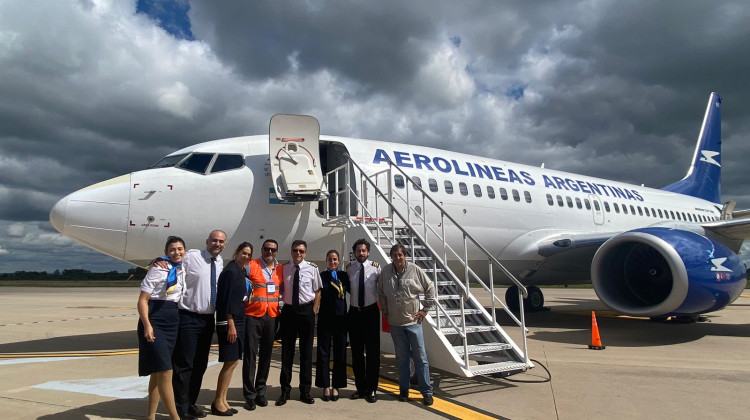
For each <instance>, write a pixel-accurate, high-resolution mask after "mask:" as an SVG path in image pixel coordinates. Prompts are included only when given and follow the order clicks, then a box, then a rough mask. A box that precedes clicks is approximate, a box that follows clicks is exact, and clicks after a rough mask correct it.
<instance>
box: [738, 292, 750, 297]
mask: <svg viewBox="0 0 750 420" xmlns="http://www.w3.org/2000/svg"><path fill="white" fill-rule="evenodd" d="M740 297H743V298H750V295H748V294H745V293H742V294H741V295H740Z"/></svg>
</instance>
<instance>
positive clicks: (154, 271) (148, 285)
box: [141, 263, 185, 302]
mask: <svg viewBox="0 0 750 420" xmlns="http://www.w3.org/2000/svg"><path fill="white" fill-rule="evenodd" d="M168 265H169V267H170V268H171V267H172V264H171V263H168ZM168 276H169V268H161V267H158V266H153V267H151V268H149V269H148V272H147V273H146V277H144V278H143V281H141V291H142V292H146V293H149V294H150V295H151V297H150V298H149V299H150V300H168V301H170V302H179V301H180V298H181V297H182V293H183V291H184V289H185V265H184V264H183V266H182V267H181V268H179V269H177V286H175V288H174V289H172V291H171V292H169V294H167V277H168Z"/></svg>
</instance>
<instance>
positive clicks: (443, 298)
mask: <svg viewBox="0 0 750 420" xmlns="http://www.w3.org/2000/svg"><path fill="white" fill-rule="evenodd" d="M455 299H461V295H438V296H437V300H455Z"/></svg>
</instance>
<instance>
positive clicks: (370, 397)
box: [365, 391, 378, 403]
mask: <svg viewBox="0 0 750 420" xmlns="http://www.w3.org/2000/svg"><path fill="white" fill-rule="evenodd" d="M365 401H367V402H368V403H374V402H377V401H378V397H376V396H375V391H373V392H370V393H368V394H367V396H365Z"/></svg>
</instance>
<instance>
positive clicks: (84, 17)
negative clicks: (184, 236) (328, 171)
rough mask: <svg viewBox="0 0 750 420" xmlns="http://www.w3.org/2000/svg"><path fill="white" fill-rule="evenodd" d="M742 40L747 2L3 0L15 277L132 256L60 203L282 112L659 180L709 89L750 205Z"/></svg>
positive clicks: (0, 220) (474, 150)
mask: <svg viewBox="0 0 750 420" xmlns="http://www.w3.org/2000/svg"><path fill="white" fill-rule="evenodd" d="M748 50H750V4H748V3H747V1H746V0H738V1H722V0H716V1H701V0H696V1H690V2H674V1H659V0H654V1H629V0H624V1H623V0H620V1H610V0H601V1H576V0H570V1H543V0H540V1H518V2H504V1H494V0H493V1H464V2H456V1H443V0H411V1H403V0H397V1H396V0H379V1H377V2H374V1H371V0H370V1H356V0H348V1H330V0H327V1H326V0H308V1H280V0H274V1H267V2H250V1H230V0H227V1H209V0H203V1H188V0H168V1H154V0H148V1H146V0H141V1H125V0H35V1H17V0H15V1H14V0H0V273H3V272H15V271H21V270H25V271H54V270H56V269H61V270H62V269H66V268H84V269H88V270H92V271H110V270H119V271H124V270H126V269H128V268H130V267H131V266H130V265H129V264H126V263H123V262H120V261H118V260H115V259H113V258H111V257H107V256H103V255H101V254H99V253H97V252H94V251H92V250H89V249H88V248H86V247H84V246H82V245H79V244H76V243H74V242H73V241H71V240H70V239H68V238H65V237H63V236H62V235H60V234H59V233H58V232H57V231H56V230H55V229H54V228H53V227H52V226H51V224H50V223H49V211H50V209H51V208H52V206H53V205H54V204H55V203H56V202H57V201H58V200H59V199H60V198H62V197H64V196H65V195H67V194H69V193H71V192H73V191H76V190H78V189H80V188H83V187H85V186H87V185H90V184H93V183H96V182H99V181H102V180H105V179H109V178H113V177H116V176H118V175H122V174H126V173H129V172H132V171H135V170H139V169H143V168H145V167H148V166H150V165H151V164H153V163H154V162H156V161H157V160H159V159H160V158H161V157H162V156H164V155H166V154H168V153H170V152H172V151H174V150H177V149H180V148H183V147H186V146H189V145H192V144H195V143H199V142H203V141H208V140H213V139H219V138H226V137H234V136H241V135H253V134H264V133H267V132H268V122H269V119H270V117H271V116H273V115H274V114H277V113H293V114H307V115H313V116H315V117H316V118H317V119H318V120H319V121H320V124H321V132H322V133H323V134H327V135H338V136H347V137H360V138H368V139H377V140H387V141H394V142H401V143H408V144H416V145H424V146H431V147H438V148H442V149H447V150H454V151H466V152H468V153H471V154H476V155H482V156H487V157H491V158H498V159H503V160H508V161H513V162H519V163H524V164H530V165H535V166H538V165H541V164H542V163H544V165H545V167H547V168H553V169H558V170H564V171H571V172H577V173H581V174H585V175H591V176H597V177H603V178H607V179H613V180H618V181H624V182H631V183H635V184H645V185H646V186H648V187H656V188H661V187H663V186H665V185H668V184H670V183H672V182H674V181H676V180H678V179H681V178H682V177H683V176H684V175H685V173H686V171H687V169H688V165H689V162H690V159H691V157H692V155H693V152H694V148H695V141H696V139H697V136H698V131H699V128H700V123H701V121H702V118H703V114H704V112H705V107H706V104H707V101H708V96H709V94H710V93H711V92H712V91H715V92H718V93H719V94H721V95H722V98H723V102H722V121H723V126H722V135H723V145H722V147H723V153H722V155H723V156H722V167H723V180H722V193H723V200H725V201H726V200H736V201H737V203H738V204H737V208H738V209H745V208H750V186H749V185H748V183H747V182H746V179H747V178H746V175H747V174H748V170H747V167H746V166H745V163H744V162H745V161H746V159H747V156H748V154H749V152H750V141H748V134H747V133H748V129H750V112H748V111H749V110H750V83H748V77H749V76H748V75H750V54H748Z"/></svg>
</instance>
